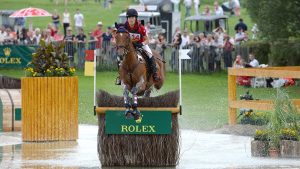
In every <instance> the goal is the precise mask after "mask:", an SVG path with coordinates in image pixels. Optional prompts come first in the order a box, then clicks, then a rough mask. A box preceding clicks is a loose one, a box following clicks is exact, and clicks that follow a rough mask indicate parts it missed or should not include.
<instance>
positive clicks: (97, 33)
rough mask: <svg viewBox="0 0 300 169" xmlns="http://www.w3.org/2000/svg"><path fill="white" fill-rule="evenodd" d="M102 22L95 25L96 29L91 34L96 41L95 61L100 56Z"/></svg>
mask: <svg viewBox="0 0 300 169" xmlns="http://www.w3.org/2000/svg"><path fill="white" fill-rule="evenodd" d="M102 34H103V33H102V22H101V21H100V22H98V23H97V28H96V30H95V31H94V32H93V36H94V37H95V39H96V40H97V41H96V55H97V60H100V54H101V47H102Z"/></svg>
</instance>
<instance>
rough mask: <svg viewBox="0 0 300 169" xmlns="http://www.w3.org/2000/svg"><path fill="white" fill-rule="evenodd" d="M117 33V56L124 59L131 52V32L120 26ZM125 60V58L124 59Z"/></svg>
mask: <svg viewBox="0 0 300 169" xmlns="http://www.w3.org/2000/svg"><path fill="white" fill-rule="evenodd" d="M116 28H117V32H116V36H115V38H116V47H117V54H118V55H119V56H120V57H124V56H126V55H127V53H128V52H129V50H130V44H131V40H130V35H129V32H128V31H127V30H126V29H125V28H124V27H123V26H118V27H116ZM122 59H123V58H122Z"/></svg>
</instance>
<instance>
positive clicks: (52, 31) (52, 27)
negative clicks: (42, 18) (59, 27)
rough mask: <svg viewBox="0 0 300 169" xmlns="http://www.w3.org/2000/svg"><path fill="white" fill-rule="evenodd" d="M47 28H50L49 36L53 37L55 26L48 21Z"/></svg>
mask: <svg viewBox="0 0 300 169" xmlns="http://www.w3.org/2000/svg"><path fill="white" fill-rule="evenodd" d="M47 29H48V30H50V36H52V37H53V36H54V35H55V33H56V28H55V27H54V26H53V25H52V23H48V27H47Z"/></svg>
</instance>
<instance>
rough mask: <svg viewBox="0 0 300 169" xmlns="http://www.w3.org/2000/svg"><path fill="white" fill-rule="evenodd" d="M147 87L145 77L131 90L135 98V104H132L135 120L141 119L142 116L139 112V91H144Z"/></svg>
mask: <svg viewBox="0 0 300 169" xmlns="http://www.w3.org/2000/svg"><path fill="white" fill-rule="evenodd" d="M145 87H146V84H145V80H144V77H143V76H141V77H140V81H139V82H138V83H137V84H136V85H135V86H134V87H133V88H132V89H131V93H132V97H133V104H132V109H133V112H132V113H133V116H134V119H135V120H137V119H139V118H140V116H141V113H140V111H139V110H138V96H137V93H138V92H139V91H144V90H145Z"/></svg>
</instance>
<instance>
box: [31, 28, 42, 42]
mask: <svg viewBox="0 0 300 169" xmlns="http://www.w3.org/2000/svg"><path fill="white" fill-rule="evenodd" d="M33 36H34V37H35V39H36V44H40V40H41V37H42V35H41V30H40V28H35V30H34V35H33Z"/></svg>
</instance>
